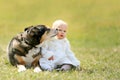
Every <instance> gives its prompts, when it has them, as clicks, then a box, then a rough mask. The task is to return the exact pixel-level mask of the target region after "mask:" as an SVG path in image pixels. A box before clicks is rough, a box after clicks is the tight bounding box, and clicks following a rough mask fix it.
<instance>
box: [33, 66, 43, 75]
mask: <svg viewBox="0 0 120 80" xmlns="http://www.w3.org/2000/svg"><path fill="white" fill-rule="evenodd" d="M41 71H42V70H41V69H40V67H39V66H37V67H35V68H34V72H36V73H39V72H41Z"/></svg>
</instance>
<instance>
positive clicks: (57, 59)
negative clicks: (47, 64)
mask: <svg viewBox="0 0 120 80" xmlns="http://www.w3.org/2000/svg"><path fill="white" fill-rule="evenodd" d="M42 55H43V58H46V59H49V58H50V57H51V56H53V57H54V60H53V62H54V65H55V66H57V65H62V64H72V65H73V66H75V67H77V66H80V61H79V60H78V59H77V58H76V57H75V55H74V53H73V52H72V51H71V49H70V44H69V41H68V40H67V38H64V39H57V38H56V37H55V38H52V39H50V40H47V41H45V42H44V43H43V44H42Z"/></svg>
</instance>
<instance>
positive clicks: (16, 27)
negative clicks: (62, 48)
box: [0, 0, 120, 50]
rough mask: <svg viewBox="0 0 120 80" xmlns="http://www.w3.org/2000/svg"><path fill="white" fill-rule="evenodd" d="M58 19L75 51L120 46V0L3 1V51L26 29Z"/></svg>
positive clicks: (0, 1) (0, 6)
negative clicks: (62, 24)
mask: <svg viewBox="0 0 120 80" xmlns="http://www.w3.org/2000/svg"><path fill="white" fill-rule="evenodd" d="M57 19H62V20H64V21H65V22H67V23H68V25H69V29H68V33H67V37H68V39H69V40H70V42H71V45H72V46H73V47H75V48H77V47H79V48H80V47H118V46H120V0H0V48H2V49H4V50H5V49H6V46H7V44H8V43H9V41H10V40H11V38H12V37H13V36H15V35H16V34H17V33H19V32H22V31H23V30H24V28H25V27H28V26H30V25H37V24H45V25H48V26H50V27H51V25H52V23H53V22H54V21H55V20H57Z"/></svg>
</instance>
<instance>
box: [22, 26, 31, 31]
mask: <svg viewBox="0 0 120 80" xmlns="http://www.w3.org/2000/svg"><path fill="white" fill-rule="evenodd" d="M31 27H33V26H29V27H26V28H25V29H24V31H26V30H28V29H30V28H31Z"/></svg>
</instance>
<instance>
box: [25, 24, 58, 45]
mask: <svg viewBox="0 0 120 80" xmlns="http://www.w3.org/2000/svg"><path fill="white" fill-rule="evenodd" d="M56 34H57V31H56V30H54V29H50V28H48V27H46V26H45V25H36V26H30V27H27V28H25V29H24V34H23V37H24V38H25V40H26V42H27V43H28V44H31V45H37V44H39V43H41V42H43V41H44V40H45V39H48V38H51V37H53V36H55V35H56Z"/></svg>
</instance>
